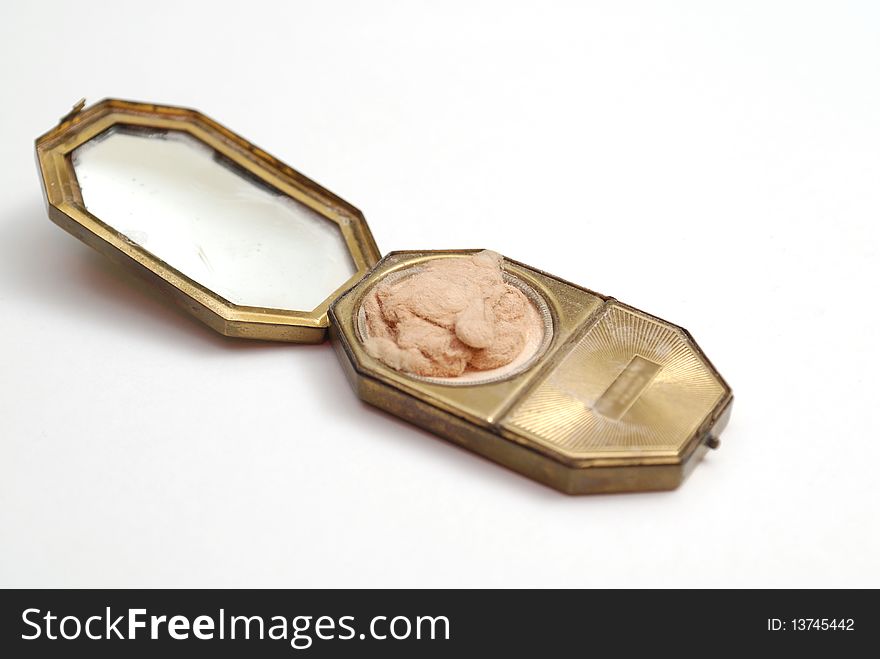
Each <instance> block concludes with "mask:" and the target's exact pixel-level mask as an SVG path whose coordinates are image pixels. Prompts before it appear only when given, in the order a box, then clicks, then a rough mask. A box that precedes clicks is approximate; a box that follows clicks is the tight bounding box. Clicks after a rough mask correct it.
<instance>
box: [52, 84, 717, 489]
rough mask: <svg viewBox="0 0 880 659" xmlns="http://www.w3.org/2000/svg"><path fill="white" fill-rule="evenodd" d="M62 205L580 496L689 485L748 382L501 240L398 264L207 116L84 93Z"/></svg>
mask: <svg viewBox="0 0 880 659" xmlns="http://www.w3.org/2000/svg"><path fill="white" fill-rule="evenodd" d="M36 152H37V162H38V165H39V170H40V174H41V180H42V183H43V189H44V192H45V196H46V201H47V205H48V212H49V217H50V218H51V219H52V220H53V221H54V222H55V223H56V224H58V225H59V226H61V227H62V228H64V229H65V230H67V231H68V232H70V233H72V234H73V235H74V236H76V237H77V238H79V239H80V240H82V241H83V242H85V243H87V244H88V245H91V246H92V247H94V248H95V249H97V250H98V251H100V252H101V253H103V254H105V255H107V256H109V257H110V258H111V259H113V260H114V261H117V262H119V263H122V264H125V265H126V266H129V267H131V268H133V269H134V270H135V271H137V272H138V273H139V274H140V275H142V276H143V277H145V278H146V279H147V280H149V281H150V282H152V283H153V284H155V285H157V286H159V287H160V288H161V289H162V290H163V291H164V292H165V293H166V294H167V295H168V297H169V298H170V299H171V300H173V301H174V302H175V303H176V304H177V305H178V306H180V307H181V308H182V309H183V310H184V311H186V312H187V313H189V314H192V315H193V316H195V317H196V318H198V319H199V320H200V321H202V322H203V323H205V324H206V325H208V326H210V327H211V328H213V329H214V330H216V331H218V332H220V333H221V334H225V335H227V336H232V337H239V338H244V339H263V340H274V341H288V342H291V343H318V342H321V341H323V340H325V338H326V337H327V334H328V331H329V335H330V338H331V341H332V343H333V345H334V347H335V349H336V352H337V353H338V355H339V359H340V362H341V363H342V366H343V368H344V369H345V371H346V373H347V374H348V377H349V380H350V381H351V383H352V385H353V386H354V389H355V391H356V392H357V394H358V395H359V396H360V397H361V398H362V399H364V400H365V401H367V402H369V403H371V404H372V405H375V406H376V407H379V408H381V409H383V410H385V411H387V412H390V413H391V414H394V415H396V416H398V417H401V418H403V419H406V420H408V421H410V422H412V423H414V424H416V425H418V426H420V427H422V428H425V429H427V430H430V431H431V432H434V433H436V434H438V435H440V436H441V437H444V438H446V439H448V440H450V441H452V442H455V443H456V444H459V445H461V446H463V447H465V448H468V449H470V450H471V451H474V452H476V453H479V454H481V455H483V456H485V457H487V458H489V459H491V460H494V461H495V462H498V463H500V464H502V465H504V466H506V467H509V468H511V469H513V470H515V471H518V472H520V473H522V474H524V475H526V476H529V477H530V478H533V479H535V480H537V481H540V482H542V483H545V484H547V485H550V486H552V487H554V488H557V489H559V490H561V491H563V492H567V493H571V494H580V493H592V492H619V491H638V490H668V489H673V488H675V487H677V486H678V485H679V484H680V483H681V482H682V480H683V479H684V477H685V476H686V475H687V473H688V471H689V470H690V469H691V468H692V467H693V466H694V465H695V464H697V462H698V461H699V459H700V457H701V456H702V455H703V454H704V453H705V452H706V450H707V449H708V448H715V447H716V446H717V444H718V435H719V433H720V432H721V430H722V429H723V428H724V425H725V424H726V423H727V419H728V417H729V414H730V408H731V403H732V401H733V396H732V394H731V390H730V388H729V387H728V386H727V384H726V383H725V382H724V380H723V379H722V378H721V376H720V375H719V374H718V372H717V371H716V370H715V369H714V367H713V366H712V364H711V363H710V362H709V360H708V359H706V356H705V355H704V354H703V353H702V351H701V350H700V349H699V347H697V345H696V343H695V342H694V340H693V338H692V337H691V336H690V334H689V333H688V332H687V331H685V330H684V329H682V328H680V327H677V326H676V325H673V324H671V323H668V322H666V321H664V320H661V319H659V318H657V317H655V316H652V315H650V314H647V313H645V312H643V311H640V310H638V309H634V308H632V307H630V306H628V305H626V304H623V303H621V302H618V301H617V300H615V299H613V298H610V297H607V296H605V295H600V294H598V293H595V292H593V291H590V290H588V289H585V288H582V287H580V286H576V285H574V284H571V283H569V282H566V281H563V280H561V279H559V278H557V277H554V276H553V275H550V274H548V273H546V272H543V271H541V270H538V269H536V268H533V267H530V266H528V265H525V264H523V263H518V262H516V261H513V260H510V259H506V258H502V257H501V256H500V255H497V254H495V253H494V252H489V251H482V250H449V251H427V250H419V251H397V252H391V253H389V254H388V255H386V256H385V257H384V258H381V255H380V252H379V250H378V249H377V247H376V244H375V242H374V241H373V237H372V235H371V233H370V230H369V228H368V226H367V223H366V221H365V220H364V217H363V215H362V214H361V213H360V211H358V210H357V209H356V208H354V207H353V206H351V205H350V204H348V203H347V202H345V201H343V200H342V199H340V198H338V197H337V196H335V195H334V194H332V193H331V192H329V191H328V190H326V189H324V188H322V187H321V186H319V185H318V184H316V183H314V182H312V181H310V180H309V179H308V178H306V177H305V176H303V175H302V174H300V173H298V172H297V171H295V170H293V169H291V168H290V167H288V166H287V165H285V164H284V163H282V162H280V161H278V160H277V159H275V158H273V157H272V156H270V155H269V154H268V153H266V152H265V151H262V150H261V149H259V148H257V147H255V146H254V145H252V144H250V143H249V142H247V141H246V140H244V139H242V138H241V137H239V136H238V135H236V134H235V133H233V132H231V131H230V130H228V129H226V128H225V127H223V126H221V125H220V124H218V123H216V122H215V121H213V120H211V119H209V118H208V117H205V116H204V115H202V114H200V113H199V112H196V111H193V110H188V109H183V108H177V107H168V106H160V105H149V104H144V103H133V102H128V101H120V100H112V99H111V100H105V101H101V102H100V103H97V104H95V105H93V106H91V107H89V108H84V107H83V104H82V103H80V104H78V105H77V106H76V107H75V108H74V110H73V111H72V112H71V113H70V114H68V115H66V116H65V117H64V118H62V120H61V122H60V123H59V124H58V125H57V126H56V127H55V128H53V129H52V130H50V131H49V132H47V133H46V134H45V135H43V136H41V137H39V138H38V139H37V141H36Z"/></svg>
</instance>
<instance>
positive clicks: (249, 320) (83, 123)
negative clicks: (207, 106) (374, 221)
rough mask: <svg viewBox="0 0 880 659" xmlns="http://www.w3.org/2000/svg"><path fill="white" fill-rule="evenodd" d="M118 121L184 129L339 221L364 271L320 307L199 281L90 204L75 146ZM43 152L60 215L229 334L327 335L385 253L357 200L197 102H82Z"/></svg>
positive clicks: (39, 148) (40, 147) (302, 338)
mask: <svg viewBox="0 0 880 659" xmlns="http://www.w3.org/2000/svg"><path fill="white" fill-rule="evenodd" d="M115 127H133V128H148V129H156V130H170V131H181V132H183V133H186V134H188V135H189V136H191V137H194V138H195V139H197V140H199V141H200V142H202V143H204V144H205V145H207V146H209V147H210V148H212V149H214V151H216V152H217V153H218V154H220V155H221V156H223V157H225V158H226V159H228V160H229V161H231V162H232V163H233V164H234V165H235V166H237V167H240V168H241V169H243V170H244V171H245V172H247V173H248V174H249V175H252V176H254V177H256V178H257V179H259V180H260V181H261V182H262V183H264V184H265V185H266V186H268V187H270V188H272V189H274V190H276V191H278V192H280V193H281V194H283V195H286V196H288V197H290V198H291V199H294V200H295V201H297V202H299V203H301V204H304V205H305V206H306V207H308V208H310V209H312V210H313V211H315V212H317V213H318V214H319V215H321V216H323V217H324V218H326V219H327V220H328V221H330V222H334V223H335V224H337V225H338V226H339V229H340V232H341V234H342V237H343V239H344V242H345V245H346V247H347V249H348V251H349V253H350V254H351V257H352V260H353V262H354V266H355V268H356V270H357V272H355V274H354V275H353V276H352V277H351V278H350V279H349V280H348V281H347V282H345V283H344V284H343V285H341V286H340V287H339V288H338V289H337V290H336V291H333V292H332V293H330V294H329V295H328V296H327V297H326V299H324V300H323V302H321V303H320V304H319V305H318V306H317V307H316V308H314V309H305V310H289V309H269V308H263V307H249V306H242V305H237V304H233V303H231V302H229V301H228V300H226V299H224V298H223V297H221V296H220V295H218V294H217V293H216V292H214V291H212V290H210V289H208V288H206V287H205V286H202V285H201V284H199V283H197V282H195V281H193V280H192V279H190V278H189V277H187V276H186V275H184V274H182V273H181V272H180V271H179V270H177V269H175V268H173V267H171V266H170V265H168V264H167V263H165V262H163V261H162V260H161V259H159V258H157V257H156V256H155V255H153V254H152V253H150V252H149V251H147V250H146V249H144V248H143V247H141V246H140V245H138V244H136V243H135V242H133V241H132V240H131V239H129V238H128V237H126V236H125V235H124V234H123V233H121V232H119V231H117V230H115V229H114V228H112V227H111V226H109V225H108V224H106V223H105V222H103V221H102V219H101V218H99V217H95V216H94V215H92V214H91V213H89V211H88V210H87V209H86V207H85V204H84V203H83V197H82V193H81V190H80V186H79V184H78V182H77V178H76V174H75V172H74V168H73V164H72V162H71V153H72V152H73V151H74V149H76V148H77V147H79V146H81V145H83V144H85V143H86V142H88V141H89V140H92V139H94V138H96V137H98V136H99V135H101V134H102V133H104V132H105V131H108V130H110V129H113V128H115ZM36 155H37V164H38V166H39V169H40V175H41V176H40V178H41V181H42V184H43V191H44V195H45V199H46V204H47V207H48V212H49V217H50V218H51V219H52V221H53V222H55V223H56V224H58V225H59V226H60V227H62V228H63V229H65V230H66V231H68V232H69V233H71V234H73V235H74V236H76V237H77V238H79V239H80V240H82V241H83V242H84V243H86V244H88V245H90V246H92V247H94V248H95V249H97V250H98V251H99V252H101V253H102V254H105V255H106V256H108V257H110V258H111V259H112V260H114V261H116V262H119V263H121V264H123V265H125V266H128V267H131V268H133V269H134V270H135V271H136V272H137V273H138V274H139V275H141V276H143V277H144V278H145V279H147V280H148V281H150V282H152V283H153V284H155V285H157V286H158V287H159V288H160V289H161V290H163V291H164V292H165V293H166V294H167V295H168V296H169V297H170V298H171V299H172V300H173V301H174V302H175V303H176V304H177V305H178V306H180V307H181V308H183V309H184V310H185V311H186V312H187V313H190V314H191V315H193V316H195V317H196V318H198V319H199V320H200V321H202V322H203V323H205V324H206V325H209V326H210V327H211V328H213V329H215V330H216V331H218V332H220V333H221V334H225V335H227V336H235V337H243V338H249V339H267V340H276V341H290V342H295V343H319V342H321V341H323V340H324V339H325V338H326V333H327V324H328V319H327V309H328V307H329V306H330V303H331V302H332V301H333V300H334V299H335V298H336V297H337V296H338V295H339V294H340V293H341V292H342V291H343V290H345V289H346V288H348V287H350V286H351V285H352V284H353V283H354V282H356V281H357V280H358V279H360V278H361V277H363V275H364V274H365V273H366V272H367V271H368V270H369V269H370V268H371V267H372V266H373V265H374V264H375V263H376V262H377V261H378V260H379V250H378V248H377V247H376V243H375V241H374V240H373V237H372V234H371V233H370V230H369V228H368V227H367V224H366V222H365V220H364V217H363V215H362V214H361V212H360V211H359V210H358V209H357V208H355V207H354V206H352V205H351V204H349V203H347V202H345V201H344V200H342V199H340V198H339V197H337V196H336V195H334V194H333V193H331V192H329V191H328V190H326V189H324V188H323V187H321V186H320V185H318V184H317V183H315V182H314V181H311V180H310V179H308V178H306V177H305V176H303V175H302V174H300V173H299V172H297V171H296V170H294V169H292V168H290V167H288V166H287V165H285V164H284V163H282V162H280V161H279V160H277V159H276V158H274V157H272V156H270V155H269V154H268V153H266V152H265V151H263V150H261V149H259V148H257V147H256V146H254V145H252V144H251V143H249V142H248V141H247V140H245V139H243V138H242V137H240V136H238V135H236V134H235V133H233V132H232V131H230V130H229V129H227V128H225V127H223V126H221V125H220V124H218V123H217V122H216V121H213V120H212V119H210V118H208V117H206V116H204V115H203V114H201V113H199V112H197V111H195V110H190V109H186V108H178V107H171V106H163V105H151V104H147V103H135V102H130V101H121V100H116V99H108V100H104V101H101V102H100V103H97V104H95V105H93V106H91V107H89V108H86V109H83V104H82V103H79V104H77V106H76V107H75V108H74V109H73V111H72V112H70V113H69V114H67V115H65V116H64V117H63V118H62V119H61V123H59V124H58V125H57V126H56V127H55V128H53V129H52V130H50V131H49V132H47V133H46V134H45V135H42V136H41V137H39V138H37V140H36Z"/></svg>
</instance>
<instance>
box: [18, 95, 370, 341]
mask: <svg viewBox="0 0 880 659" xmlns="http://www.w3.org/2000/svg"><path fill="white" fill-rule="evenodd" d="M82 105H83V104H82V103H80V104H78V105H77V106H76V107H74V110H73V111H72V112H70V113H69V114H67V115H65V116H64V117H63V118H62V120H61V123H60V124H59V125H58V126H56V127H55V128H53V129H52V130H50V131H49V132H47V133H46V134H45V135H43V136H41V137H40V138H38V139H37V141H36V151H37V163H38V166H39V168H40V173H41V179H42V182H43V189H44V192H45V196H46V202H47V205H48V211H49V217H50V218H51V219H52V220H53V221H54V222H55V223H57V224H58V225H60V226H61V227H62V228H64V229H66V230H67V231H69V232H70V233H72V234H73V235H74V236H76V237H77V238H79V239H80V240H82V241H83V242H85V243H87V244H88V245H91V246H92V247H94V248H96V249H97V250H98V251H100V252H102V253H103V254H106V255H107V256H109V257H111V258H112V259H113V260H115V261H118V262H120V263H123V264H124V265H128V266H131V267H133V268H134V269H135V270H136V271H138V272H139V273H140V274H141V275H144V276H145V277H146V278H148V279H149V280H151V281H152V282H153V283H155V284H158V285H159V286H160V287H161V288H162V290H164V291H165V292H166V293H167V294H168V295H169V296H170V297H171V298H172V299H173V300H174V301H175V302H176V303H177V304H179V305H180V306H181V307H183V308H184V309H185V310H186V311H187V312H188V313H190V314H192V315H194V316H195V317H196V318H198V319H199V320H201V321H202V322H204V323H206V324H207V325H209V326H210V327H212V328H214V329H215V330H217V331H218V332H220V333H221V334H225V335H227V336H237V337H245V338H253V339H270V340H279V341H292V342H296V343H317V342H319V341H322V340H323V339H324V337H325V335H326V331H327V324H328V320H327V309H328V307H329V306H330V303H331V302H332V301H333V300H334V299H335V298H336V297H337V296H338V295H339V294H340V293H341V292H342V291H344V290H345V289H346V288H348V287H350V286H351V285H352V284H354V283H355V282H356V281H358V280H359V279H360V278H361V277H362V276H363V275H364V274H365V273H366V272H367V271H368V270H369V269H370V268H371V267H372V266H373V265H375V263H376V262H377V261H378V260H379V250H378V249H377V247H376V243H375V242H374V240H373V237H372V235H371V233H370V230H369V228H368V227H367V223H366V221H365V220H364V217H363V214H362V213H361V212H360V211H359V210H358V209H357V208H355V207H354V206H352V205H351V204H349V203H347V202H345V201H344V200H342V199H340V198H339V197H337V196H336V195H334V194H333V193H331V192H329V191H328V190H326V189H324V188H323V187H321V186H320V185H318V184H317V183H315V182H314V181H311V180H310V179H308V178H306V177H305V176H303V175H302V174H300V173H299V172H297V171H296V170H294V169H292V168H290V167H288V166H287V165H285V164H284V163H282V162H280V161H279V160H277V159H275V158H273V157H272V156H270V155H269V154H267V153H266V152H265V151H262V150H261V149H259V148H257V147H256V146H254V145H253V144H251V143H250V142H248V141H247V140H245V139H243V138H242V137H240V136H238V135H236V134H235V133H233V132H231V131H230V130H228V129H227V128H225V127H223V126H221V125H220V124H218V123H217V122H215V121H213V120H212V119H209V118H208V117H206V116H204V115H203V114H201V113H199V112H196V111H195V110H189V109H185V108H178V107H170V106H162V105H149V104H145V103H134V102H129V101H121V100H116V99H108V100H104V101H101V102H100V103H97V104H95V105H93V106H91V107H88V108H86V109H82Z"/></svg>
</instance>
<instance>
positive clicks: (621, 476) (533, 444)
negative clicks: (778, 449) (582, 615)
mask: <svg viewBox="0 0 880 659" xmlns="http://www.w3.org/2000/svg"><path fill="white" fill-rule="evenodd" d="M470 253H473V250H467V251H465V250H461V251H427V252H425V251H421V252H392V253H391V254H389V255H388V256H386V257H385V258H384V259H382V261H381V262H380V263H379V264H378V265H377V266H376V267H375V268H374V269H373V271H372V272H371V273H370V274H369V275H368V276H367V277H366V278H364V279H363V280H361V281H360V282H359V283H358V284H357V285H355V286H354V288H352V289H351V290H349V291H348V292H346V293H345V294H343V295H342V296H341V297H340V298H339V299H338V300H337V301H336V302H334V303H333V305H332V306H331V308H330V331H331V338H332V340H333V343H334V346H335V348H336V350H337V352H338V354H339V356H340V358H341V362H342V363H343V366H344V368H345V369H346V373H347V374H348V376H349V379H350V381H351V382H352V384H353V386H354V388H355V390H356V391H357V393H358V395H359V396H360V397H361V398H362V399H364V400H365V401H366V402H368V403H371V404H373V405H375V406H377V407H379V408H381V409H383V410H386V411H388V412H390V413H392V414H394V415H396V416H399V417H401V418H404V419H406V420H408V421H410V422H412V423H414V424H416V425H418V426H420V427H422V428H425V429H427V430H429V431H431V432H434V433H436V434H438V435H440V436H442V437H445V438H446V439H449V440H451V441H453V442H455V443H456V444H459V445H461V446H464V447H465V448H468V449H470V450H472V451H474V452H476V453H479V454H481V455H483V456H485V457H487V458H489V459H491V460H494V461H496V462H499V463H501V464H503V465H505V466H507V467H509V468H511V469H514V470H515V471H518V472H520V473H522V474H525V475H526V476H529V477H531V478H533V479H535V480H537V481H540V482H542V483H545V484H547V485H550V486H552V487H554V488H557V489H559V490H561V491H563V492H567V493H570V494H581V493H594V492H620V491H639V490H669V489H673V488H675V487H677V486H678V485H679V484H680V483H681V482H682V480H683V479H684V478H685V476H686V475H687V473H688V471H689V470H690V469H691V468H692V467H693V466H694V465H695V464H696V463H697V462H698V461H699V459H700V458H701V457H702V456H703V454H704V453H705V452H706V449H707V448H708V447H709V446H713V447H714V446H715V445H717V437H718V434H719V433H720V432H721V430H722V429H723V427H724V425H725V424H726V423H727V419H728V416H729V413H730V408H731V404H732V401H733V396H732V393H731V391H730V388H729V387H728V386H727V384H726V383H725V382H724V380H723V379H722V378H721V376H720V375H719V374H718V372H717V371H716V370H715V369H714V367H713V366H712V364H711V363H710V362H709V361H708V359H706V357H705V355H704V354H703V353H702V351H701V350H700V349H699V347H698V346H697V345H696V343H695V342H694V340H693V338H692V337H691V336H690V334H689V333H688V332H687V331H686V330H684V329H682V328H680V327H677V326H675V325H672V324H671V323H667V322H666V321H664V320H661V319H659V318H656V317H654V316H651V315H649V314H646V313H644V312H642V311H639V310H637V309H634V308H632V307H629V306H627V305H625V304H622V303H621V302H618V301H617V300H615V299H613V298H610V297H607V296H604V295H599V294H597V293H594V292H592V291H589V290H587V289H584V288H581V287H579V286H575V285H573V284H570V283H568V282H565V281H562V280H560V279H558V278H556V277H553V276H552V275H549V274H547V273H544V272H541V271H539V270H536V269H534V268H531V267H529V266H526V265H524V264H521V263H517V262H515V261H510V260H505V269H506V270H507V271H508V273H510V274H511V275H513V276H515V277H517V278H518V279H520V280H521V281H524V282H526V283H527V284H528V285H530V286H531V287H532V288H533V289H534V290H535V291H536V292H537V293H538V294H539V295H541V296H542V297H543V298H544V300H545V301H546V302H547V305H548V307H549V309H550V311H551V315H552V320H553V337H552V340H551V342H550V344H549V347H548V348H547V351H546V352H545V353H544V355H543V356H542V357H541V358H540V359H538V360H537V362H536V363H535V364H534V365H533V366H532V367H530V368H529V369H527V370H526V371H524V372H522V373H519V374H517V375H514V376H513V377H511V378H509V379H506V380H501V381H497V382H490V383H486V384H479V385H472V386H450V385H448V384H441V383H436V382H426V381H424V380H422V379H419V378H414V377H410V376H408V375H406V374H404V373H401V372H398V371H395V370H394V369H392V368H390V367H388V366H386V365H384V364H382V363H381V362H379V361H377V360H376V359H374V358H372V357H370V356H369V355H368V354H367V353H366V351H365V350H364V347H363V345H362V342H361V338H360V336H359V334H358V330H357V323H356V317H357V313H358V309H359V307H360V304H361V302H362V300H363V298H364V295H365V294H366V292H367V291H369V290H370V288H371V287H372V286H373V285H374V284H376V283H377V282H378V281H380V280H381V279H382V278H383V277H385V276H386V275H389V274H391V273H394V272H398V271H401V270H403V269H405V268H409V267H412V266H416V265H418V264H419V263H422V262H424V261H426V260H428V259H435V258H459V257H461V256H462V255H465V254H470Z"/></svg>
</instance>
